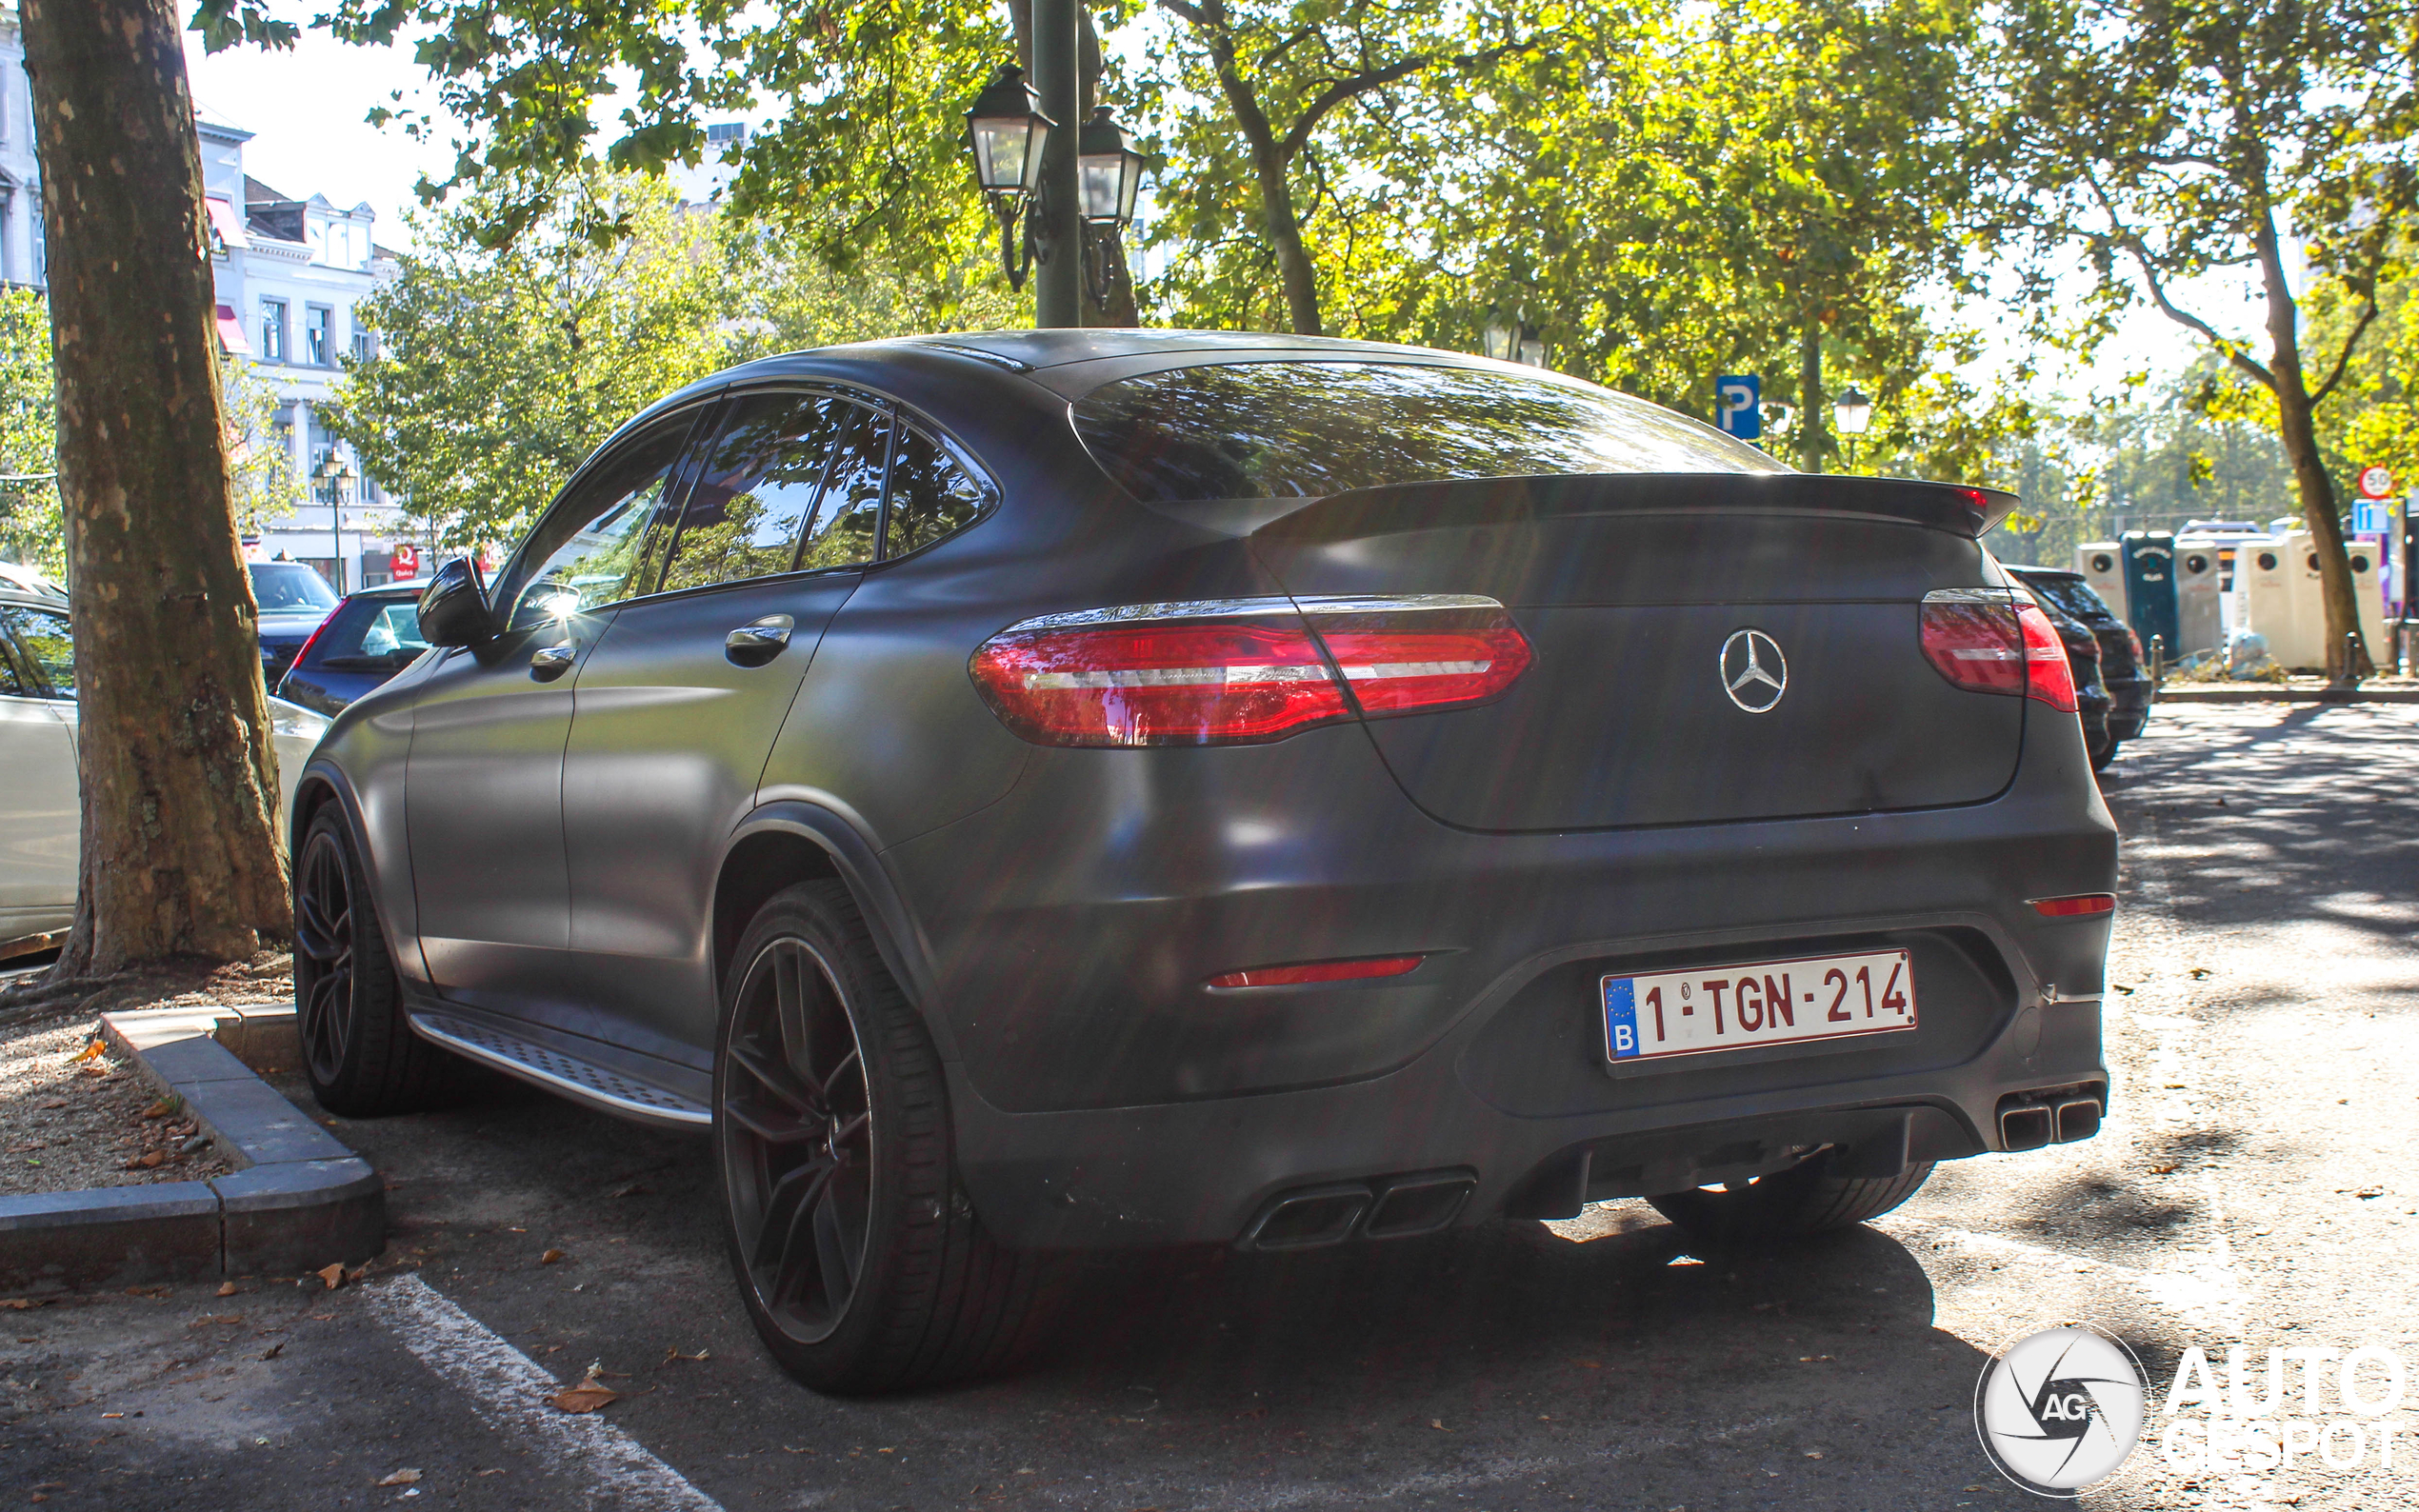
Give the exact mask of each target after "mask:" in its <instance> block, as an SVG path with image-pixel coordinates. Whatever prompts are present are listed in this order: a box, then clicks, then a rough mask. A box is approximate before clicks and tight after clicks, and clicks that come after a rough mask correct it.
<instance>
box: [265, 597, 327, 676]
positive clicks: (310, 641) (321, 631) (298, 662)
mask: <svg viewBox="0 0 2419 1512" xmlns="http://www.w3.org/2000/svg"><path fill="white" fill-rule="evenodd" d="M335 623H336V615H335V611H334V610H332V609H331V610H330V611H329V614H328V617H327V618H326V619H324V620H321V621H320V622H319V627H318V628H317V629H315V630H313V631H311V632H310V634H309V635H308V636H306V637H304V639H303V643H302V649H300V650H298V651H296V652H295V653H294V659H293V660H292V661H290V662H288V663H287V664H286V670H287V671H292V670H293V669H294V668H296V667H298V666H302V665H303V658H304V657H307V656H309V655H310V648H311V647H314V646H316V645H318V644H319V638H320V637H321V636H323V635H325V634H327V633H328V627H329V626H330V625H333V624H335ZM261 660H262V661H267V660H269V658H268V656H267V654H266V653H264V654H263V655H262V657H261ZM270 691H271V692H275V691H276V689H274V688H271V689H270Z"/></svg>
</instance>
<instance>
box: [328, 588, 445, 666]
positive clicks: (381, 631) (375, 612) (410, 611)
mask: <svg viewBox="0 0 2419 1512" xmlns="http://www.w3.org/2000/svg"><path fill="white" fill-rule="evenodd" d="M428 648H429V643H428V642H427V641H425V640H422V639H421V638H420V605H419V603H418V601H416V600H413V599H354V600H353V601H352V602H351V603H350V604H347V605H346V606H345V607H343V608H342V609H339V610H338V611H337V612H336V616H335V618H333V619H331V620H330V621H329V622H328V627H327V628H326V629H324V630H322V631H320V632H319V638H318V639H317V640H315V641H313V642H311V645H310V665H311V666H314V667H325V668H327V669H328V670H330V671H331V672H395V671H401V670H402V669H403V668H404V667H406V666H410V663H411V659H412V658H413V657H415V656H418V655H419V654H420V653H421V652H422V651H425V650H427V649H428Z"/></svg>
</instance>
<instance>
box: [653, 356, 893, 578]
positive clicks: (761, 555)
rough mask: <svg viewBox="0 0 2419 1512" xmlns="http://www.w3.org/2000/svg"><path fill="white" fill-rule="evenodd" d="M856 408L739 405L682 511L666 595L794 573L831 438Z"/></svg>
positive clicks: (811, 398)
mask: <svg viewBox="0 0 2419 1512" xmlns="http://www.w3.org/2000/svg"><path fill="white" fill-rule="evenodd" d="M854 411H855V407H854V406H852V405H850V404H847V403H846V402H844V401H842V400H838V399H833V398H830V397H829V396H817V395H808V394H795V393H770V394H752V395H750V396H749V397H747V398H744V399H742V400H740V401H739V402H738V403H737V404H735V405H733V406H732V407H731V413H730V420H729V421H727V422H726V423H725V424H724V426H723V429H722V434H721V435H720V436H719V437H718V438H716V440H715V442H714V445H713V448H712V450H711V451H710V453H709V454H708V456H707V459H706V466H705V468H703V470H702V471H701V472H700V474H699V476H698V479H697V486H696V487H693V488H691V489H690V492H689V500H688V502H687V503H686V504H684V505H683V506H682V507H681V519H680V534H679V536H678V537H677V538H675V539H674V541H673V543H672V548H671V564H670V567H667V568H666V569H665V572H664V581H663V586H662V588H661V591H663V592H667V593H669V592H670V591H672V590H673V589H675V588H695V587H706V586H708V585H710V584H714V583H735V582H738V581H740V580H741V579H744V578H754V577H763V576H765V575H767V574H768V573H773V572H787V571H789V570H790V563H791V562H792V561H794V560H795V559H796V557H797V554H798V541H799V538H800V536H801V535H803V534H804V533H805V530H806V527H807V525H808V523H809V522H810V520H811V519H812V518H813V516H814V507H815V498H816V496H817V494H818V493H819V492H820V491H821V488H822V486H823V469H824V464H825V463H826V462H827V461H829V460H830V455H831V442H832V438H833V437H834V436H835V435H836V434H837V433H838V431H839V429H840V423H841V421H842V420H843V419H845V418H847V417H849V416H850V414H852V413H853V412H854Z"/></svg>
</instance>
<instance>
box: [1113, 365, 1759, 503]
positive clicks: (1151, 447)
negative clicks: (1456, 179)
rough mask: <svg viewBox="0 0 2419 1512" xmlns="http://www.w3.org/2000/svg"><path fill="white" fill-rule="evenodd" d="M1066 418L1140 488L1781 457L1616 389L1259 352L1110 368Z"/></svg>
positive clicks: (1496, 474) (1149, 495)
mask: <svg viewBox="0 0 2419 1512" xmlns="http://www.w3.org/2000/svg"><path fill="white" fill-rule="evenodd" d="M1074 412H1075V429H1076V432H1077V433H1078V434H1080V435H1081V436H1082V437H1083V438H1084V445H1085V446H1087V447H1089V448H1091V454H1092V456H1093V457H1094V458H1095V459H1097V460H1098V461H1099V463H1100V465H1101V466H1102V467H1103V468H1107V469H1108V470H1109V473H1110V476H1111V477H1114V478H1115V479H1116V480H1117V481H1118V482H1119V483H1122V484H1124V485H1125V486H1126V487H1127V488H1128V489H1129V490H1130V492H1132V493H1133V495H1134V496H1135V497H1136V498H1140V499H1146V500H1150V501H1151V502H1153V503H1167V504H1172V503H1177V502H1181V501H1184V500H1191V499H1284V498H1318V497H1322V496H1325V495H1327V494H1331V493H1345V492H1349V491H1350V490H1352V489H1355V488H1376V487H1386V486H1388V485H1389V484H1398V483H1432V482H1436V481H1438V480H1441V479H1446V478H1518V477H1528V476H1531V475H1535V474H1541V473H1570V472H1787V471H1788V470H1789V468H1785V467H1783V466H1782V465H1781V464H1780V463H1778V462H1776V461H1774V460H1773V459H1772V458H1770V457H1769V456H1767V455H1766V454H1765V453H1763V452H1761V451H1758V450H1756V449H1755V448H1753V447H1750V446H1748V445H1747V444H1746V443H1744V442H1739V441H1733V440H1731V439H1730V438H1729V437H1728V436H1726V435H1724V434H1722V433H1721V432H1720V431H1718V430H1715V429H1714V428H1712V427H1710V426H1707V425H1701V424H1699V423H1698V422H1696V421H1694V420H1690V419H1689V418H1688V417H1687V416H1686V415H1681V414H1675V413H1673V412H1672V411H1670V410H1669V409H1665V408H1660V407H1658V406H1655V405H1650V404H1649V403H1647V402H1646V401H1645V400H1643V399H1633V398H1631V397H1629V395H1627V394H1617V393H1614V392H1612V391H1611V390H1609V389H1606V388H1595V387H1593V386H1590V385H1582V384H1577V383H1572V382H1567V381H1566V382H1556V381H1554V380H1552V379H1549V378H1543V377H1538V378H1530V377H1524V376H1518V375H1514V374H1509V373H1500V372H1488V371H1481V370H1476V369H1471V368H1429V367H1421V366H1418V365H1415V364H1411V363H1375V362H1255V363H1228V364H1213V365H1210V366H1205V367H1198V368H1174V369H1172V370H1170V371H1167V372H1155V373H1150V374H1147V375H1145V376H1143V377H1139V378H1127V379H1123V380H1121V381H1119V382H1116V383H1110V384H1103V385H1102V386H1101V387H1099V388H1095V389H1093V390H1092V391H1091V392H1090V393H1088V394H1086V395H1084V397H1083V398H1081V399H1078V400H1077V401H1075V406H1074Z"/></svg>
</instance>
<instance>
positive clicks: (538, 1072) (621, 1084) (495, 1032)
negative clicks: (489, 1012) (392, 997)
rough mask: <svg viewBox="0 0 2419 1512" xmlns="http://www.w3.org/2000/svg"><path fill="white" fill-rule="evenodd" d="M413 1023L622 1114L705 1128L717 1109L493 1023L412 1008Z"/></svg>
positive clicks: (451, 1045)
mask: <svg viewBox="0 0 2419 1512" xmlns="http://www.w3.org/2000/svg"><path fill="white" fill-rule="evenodd" d="M410 1024H411V1027H412V1030H413V1032H414V1033H416V1034H418V1035H419V1036H420V1037H421V1038H422V1039H424V1040H428V1041H430V1042H432V1043H434V1044H442V1045H444V1046H445V1047H446V1048H447V1049H449V1050H451V1051H452V1052H453V1053H454V1054H456V1055H459V1056H461V1057H462V1058H463V1059H465V1060H468V1061H476V1062H478V1063H479V1064H481V1065H487V1066H492V1067H494V1068H495V1069H496V1070H499V1071H502V1072H503V1073H505V1074H506V1075H507V1076H516V1077H519V1078H520V1079H521V1080H522V1081H524V1082H530V1083H534V1084H537V1085H539V1086H542V1087H544V1088H546V1089H547V1090H548V1091H550V1092H554V1093H557V1094H559V1095H561V1096H563V1097H567V1098H570V1100H571V1101H572V1102H574V1103H585V1104H588V1105H589V1106H590V1107H593V1108H596V1109H598V1110H599V1111H601V1112H606V1113H610V1114H612V1115H614V1116H615V1117H617V1118H626V1119H630V1120H631V1121H632V1122H634V1123H640V1124H657V1125H659V1126H663V1127H668V1128H703V1127H706V1126H707V1125H709V1124H711V1123H713V1119H714V1115H713V1110H712V1109H710V1108H709V1107H708V1106H707V1105H706V1104H703V1103H700V1102H698V1101H696V1100H695V1099H694V1098H690V1097H684V1096H682V1095H681V1094H680V1093H678V1092H673V1091H670V1090H668V1089H666V1088H664V1087H661V1086H657V1085H655V1084H652V1083H649V1082H643V1081H640V1080H638V1079H637V1078H635V1077H632V1076H630V1075H628V1074H626V1073H624V1072H621V1071H617V1070H614V1069H612V1068H611V1067H610V1066H603V1065H597V1064H591V1063H590V1062H587V1061H582V1060H579V1059H577V1058H575V1057H573V1056H570V1055H566V1054H565V1053H563V1052H562V1051H560V1050H557V1049H554V1048H552V1047H551V1046H549V1045H544V1044H533V1043H532V1042H530V1041H529V1040H526V1039H523V1038H521V1037H520V1036H518V1035H514V1034H512V1033H510V1032H509V1031H506V1030H503V1029H499V1028H496V1027H494V1026H493V1025H487V1024H478V1023H473V1022H472V1021H470V1020H469V1019H463V1018H457V1017H455V1016H454V1015H452V1014H450V1013H440V1012H425V1011H423V1012H414V1013H412V1014H411V1015H410Z"/></svg>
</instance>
